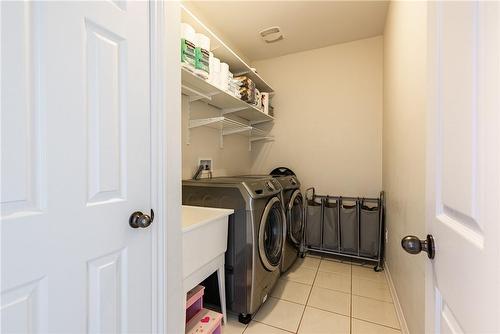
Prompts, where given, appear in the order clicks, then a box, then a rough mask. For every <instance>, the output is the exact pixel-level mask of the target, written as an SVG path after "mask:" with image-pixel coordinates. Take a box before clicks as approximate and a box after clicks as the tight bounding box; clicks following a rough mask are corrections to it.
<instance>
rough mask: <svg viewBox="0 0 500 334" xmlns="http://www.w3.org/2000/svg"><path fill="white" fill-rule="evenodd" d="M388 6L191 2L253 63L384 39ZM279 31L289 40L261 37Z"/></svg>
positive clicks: (369, 3) (376, 3) (381, 3)
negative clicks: (271, 40)
mask: <svg viewBox="0 0 500 334" xmlns="http://www.w3.org/2000/svg"><path fill="white" fill-rule="evenodd" d="M388 5H389V1H359V0H354V1H189V2H188V3H187V6H188V7H189V8H191V9H192V10H193V11H195V12H196V13H198V14H199V15H200V16H201V17H202V18H203V20H204V21H205V24H206V25H207V26H209V27H213V28H215V29H214V30H215V31H219V32H222V33H223V37H224V38H225V39H227V42H228V43H229V44H230V45H233V46H234V47H235V48H236V49H238V50H239V51H241V52H242V53H243V54H244V56H245V57H246V58H248V59H249V60H251V61H255V60H260V59H265V58H272V57H277V56H282V55H286V54H289V53H294V52H299V51H304V50H310V49H316V48H320V47H324V46H328V45H332V44H338V43H344V42H349V41H354V40H358V39H363V38H369V37H373V36H378V35H382V34H383V31H384V24H385V17H386V13H387V9H388ZM271 26H279V27H281V30H282V32H283V34H284V37H285V38H284V40H282V41H279V42H277V43H274V44H267V43H265V42H264V41H263V40H262V39H261V37H260V35H259V32H260V31H261V30H262V29H265V28H268V27H271Z"/></svg>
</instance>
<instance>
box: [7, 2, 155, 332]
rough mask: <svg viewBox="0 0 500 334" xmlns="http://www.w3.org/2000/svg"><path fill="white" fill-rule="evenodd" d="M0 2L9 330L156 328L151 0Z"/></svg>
mask: <svg viewBox="0 0 500 334" xmlns="http://www.w3.org/2000/svg"><path fill="white" fill-rule="evenodd" d="M0 8H1V131H2V134H1V140H2V142H1V149H2V151H1V182H2V184H1V216H2V220H1V252H2V254H1V322H2V323H1V329H2V333H47V332H51V333H52V332H58V333H81V332H89V333H97V332H102V333H124V332H141V333H146V332H150V331H151V323H152V273H151V272H152V261H151V254H152V248H151V239H152V232H151V228H137V229H132V228H131V227H130V226H129V216H130V214H131V213H132V212H134V211H136V210H140V211H143V212H145V213H149V210H150V209H151V204H150V149H149V147H150V124H149V122H150V96H149V63H150V62H149V8H148V3H147V2H125V1H106V2H104V1H100V2H83V1H82V2H2V3H1V7H0Z"/></svg>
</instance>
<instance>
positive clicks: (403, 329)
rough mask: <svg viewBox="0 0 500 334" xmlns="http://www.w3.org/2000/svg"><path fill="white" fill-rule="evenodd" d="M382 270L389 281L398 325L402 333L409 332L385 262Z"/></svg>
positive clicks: (408, 333) (406, 333)
mask: <svg viewBox="0 0 500 334" xmlns="http://www.w3.org/2000/svg"><path fill="white" fill-rule="evenodd" d="M384 269H385V270H384V272H385V277H386V278H387V282H389V290H390V291H391V297H392V300H393V301H394V308H395V309H396V314H397V316H398V320H399V326H400V327H401V333H402V334H410V331H409V330H408V324H407V323H406V318H405V315H404V313H403V308H402V307H401V303H400V302H399V298H398V294H397V293H396V287H395V286H394V282H393V281H392V277H391V272H390V270H389V267H388V266H387V262H385V263H384Z"/></svg>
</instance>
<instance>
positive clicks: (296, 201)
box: [287, 189, 304, 246]
mask: <svg viewBox="0 0 500 334" xmlns="http://www.w3.org/2000/svg"><path fill="white" fill-rule="evenodd" d="M287 212H288V217H287V218H288V220H287V222H288V237H289V238H290V240H291V241H292V242H293V243H294V244H295V245H296V246H300V243H301V241H302V235H303V233H304V198H303V197H302V193H301V192H300V190H298V189H297V190H295V192H294V193H293V194H292V196H291V197H290V201H289V202H288V208H287Z"/></svg>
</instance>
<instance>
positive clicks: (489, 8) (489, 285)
mask: <svg viewBox="0 0 500 334" xmlns="http://www.w3.org/2000/svg"><path fill="white" fill-rule="evenodd" d="M499 10H500V6H499V3H498V2H486V1H484V2H482V1H479V2H472V1H467V2H446V1H442V2H441V1H440V2H431V3H429V65H430V72H429V73H430V79H431V86H430V88H431V90H430V93H431V95H430V109H429V142H428V149H429V155H428V229H429V233H431V234H432V235H433V236H434V238H435V242H436V256H435V259H434V260H432V261H429V265H428V273H427V274H428V276H427V280H426V283H427V284H426V289H427V305H426V308H427V310H426V311H427V324H426V327H427V331H428V332H429V333H500V325H499V324H500V322H499V321H500V320H499V318H500V272H499V269H500V253H499V249H500V248H499V242H500V229H499V226H500V214H499V213H500V173H499V167H500V165H499V157H500V117H499V113H500V103H499V96H500V85H499V80H500V66H499V64H500V62H499V60H500V52H499V47H500V39H499V38H500V29H499V28H500V26H499V19H500V16H499Z"/></svg>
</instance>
